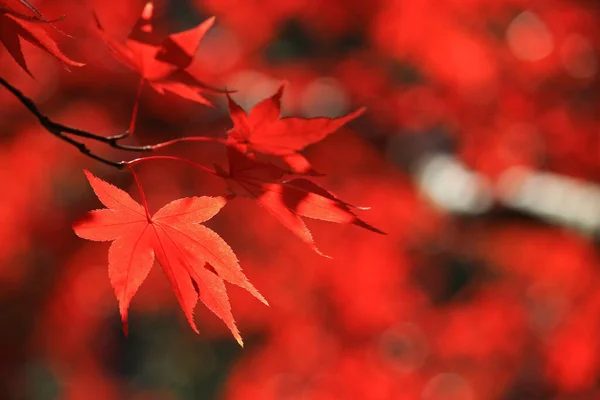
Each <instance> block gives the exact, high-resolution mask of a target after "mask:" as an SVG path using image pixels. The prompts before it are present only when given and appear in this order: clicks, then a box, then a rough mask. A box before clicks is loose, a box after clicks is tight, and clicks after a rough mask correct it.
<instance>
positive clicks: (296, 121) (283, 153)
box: [228, 85, 366, 173]
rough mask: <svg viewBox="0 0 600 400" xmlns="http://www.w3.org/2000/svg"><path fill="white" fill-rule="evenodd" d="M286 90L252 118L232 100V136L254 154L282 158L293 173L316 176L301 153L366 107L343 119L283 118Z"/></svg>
mask: <svg viewBox="0 0 600 400" xmlns="http://www.w3.org/2000/svg"><path fill="white" fill-rule="evenodd" d="M284 86H285V85H281V86H280V87H279V90H278V91H277V92H276V93H275V94H274V95H273V96H271V97H269V98H267V99H265V100H263V101H261V102H260V103H258V104H257V105H256V106H254V107H253V108H252V110H250V112H249V113H248V114H246V112H245V111H244V110H243V109H242V108H241V107H240V106H239V105H238V104H236V103H235V102H234V101H233V100H232V99H231V98H229V113H230V114H231V119H232V121H233V128H232V129H230V130H229V132H228V135H229V137H230V138H231V139H233V140H235V141H237V142H238V143H241V144H245V145H247V146H248V150H250V151H253V152H258V153H263V154H267V155H272V156H277V157H279V158H280V159H281V160H282V161H283V162H284V164H286V165H287V166H288V167H289V168H290V169H291V170H292V171H293V172H296V173H309V172H314V171H312V168H311V166H310V163H309V162H308V161H307V160H306V159H305V158H304V157H303V156H302V155H301V154H300V153H299V151H300V150H302V149H304V148H305V147H306V146H308V145H310V144H313V143H316V142H319V141H320V140H322V139H324V138H325V137H327V136H328V135H330V134H332V133H333V132H335V131H336V130H338V129H340V128H341V127H342V126H343V125H345V124H346V123H348V122H350V121H352V120H353V119H355V118H357V117H359V116H360V115H362V114H363V113H364V112H365V110H366V109H365V108H364V107H362V108H359V109H358V110H356V111H354V112H351V113H350V114H347V115H344V116H342V117H339V118H328V117H317V118H306V119H305V118H297V117H286V118H280V114H281V97H282V96H283V89H284Z"/></svg>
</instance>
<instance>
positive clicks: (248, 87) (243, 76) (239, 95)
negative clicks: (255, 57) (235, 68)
mask: <svg viewBox="0 0 600 400" xmlns="http://www.w3.org/2000/svg"><path fill="white" fill-rule="evenodd" d="M280 84H281V82H280V81H279V80H277V79H274V78H271V77H270V76H268V75H265V74H263V73H260V72H257V71H253V70H245V71H240V72H238V73H237V74H235V75H234V76H232V77H231V79H229V82H228V83H227V88H233V89H235V90H237V92H236V93H233V94H232V95H231V97H232V98H233V99H234V100H235V101H236V103H238V104H239V105H240V106H241V107H242V108H243V109H244V110H246V111H248V110H250V109H251V108H252V107H254V105H256V103H258V102H259V101H261V100H264V99H266V98H267V97H269V96H272V95H273V94H275V92H276V91H277V89H278V88H279V85H280ZM284 97H285V95H284Z"/></svg>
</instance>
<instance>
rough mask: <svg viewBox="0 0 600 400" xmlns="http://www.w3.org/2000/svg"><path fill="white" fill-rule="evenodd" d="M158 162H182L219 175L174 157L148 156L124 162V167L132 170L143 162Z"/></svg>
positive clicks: (215, 173) (202, 166)
mask: <svg viewBox="0 0 600 400" xmlns="http://www.w3.org/2000/svg"><path fill="white" fill-rule="evenodd" d="M156 160H171V161H178V162H182V163H184V164H188V165H191V166H192V167H194V168H197V169H199V170H201V171H204V172H207V173H209V174H211V175H218V174H217V172H216V171H214V170H212V169H210V168H207V167H205V166H204V165H200V164H198V163H195V162H193V161H190V160H186V159H185V158H180V157H173V156H147V157H142V158H136V159H135V160H131V161H123V162H122V165H123V166H125V167H126V168H131V167H133V166H134V165H136V164H140V163H142V162H147V161H156Z"/></svg>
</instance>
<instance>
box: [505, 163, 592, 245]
mask: <svg viewBox="0 0 600 400" xmlns="http://www.w3.org/2000/svg"><path fill="white" fill-rule="evenodd" d="M498 193H499V195H500V198H501V200H502V201H503V202H504V203H505V204H506V205H507V206H509V207H512V208H515V209H518V210H522V211H525V212H527V213H531V214H534V215H537V216H539V217H541V218H543V219H545V220H547V221H548V222H550V223H554V224H559V225H567V226H571V227H573V228H575V229H578V230H580V231H582V232H583V233H587V234H593V233H595V232H598V231H599V230H600V186H598V185H595V184H592V183H586V182H583V181H579V180H577V179H573V178H569V177H566V176H560V175H556V174H551V173H541V172H535V171H531V170H529V169H526V168H516V167H515V168H511V169H509V170H507V171H506V172H505V173H504V174H503V175H502V176H501V177H500V180H499V182H498Z"/></svg>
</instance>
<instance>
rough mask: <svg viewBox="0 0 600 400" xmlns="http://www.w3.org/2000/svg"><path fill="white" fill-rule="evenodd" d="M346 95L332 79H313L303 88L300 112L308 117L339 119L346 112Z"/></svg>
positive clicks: (342, 88) (335, 80)
mask: <svg viewBox="0 0 600 400" xmlns="http://www.w3.org/2000/svg"><path fill="white" fill-rule="evenodd" d="M348 103H349V100H348V95H347V93H346V90H345V89H344V87H343V86H342V85H341V84H340V83H339V81H338V80H337V79H334V78H320V79H315V80H314V81H312V82H311V83H310V84H309V85H307V86H306V88H304V92H303V93H302V99H301V107H302V112H303V113H304V114H305V115H306V116H308V117H339V116H340V115H342V114H344V113H346V112H347V111H348Z"/></svg>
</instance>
